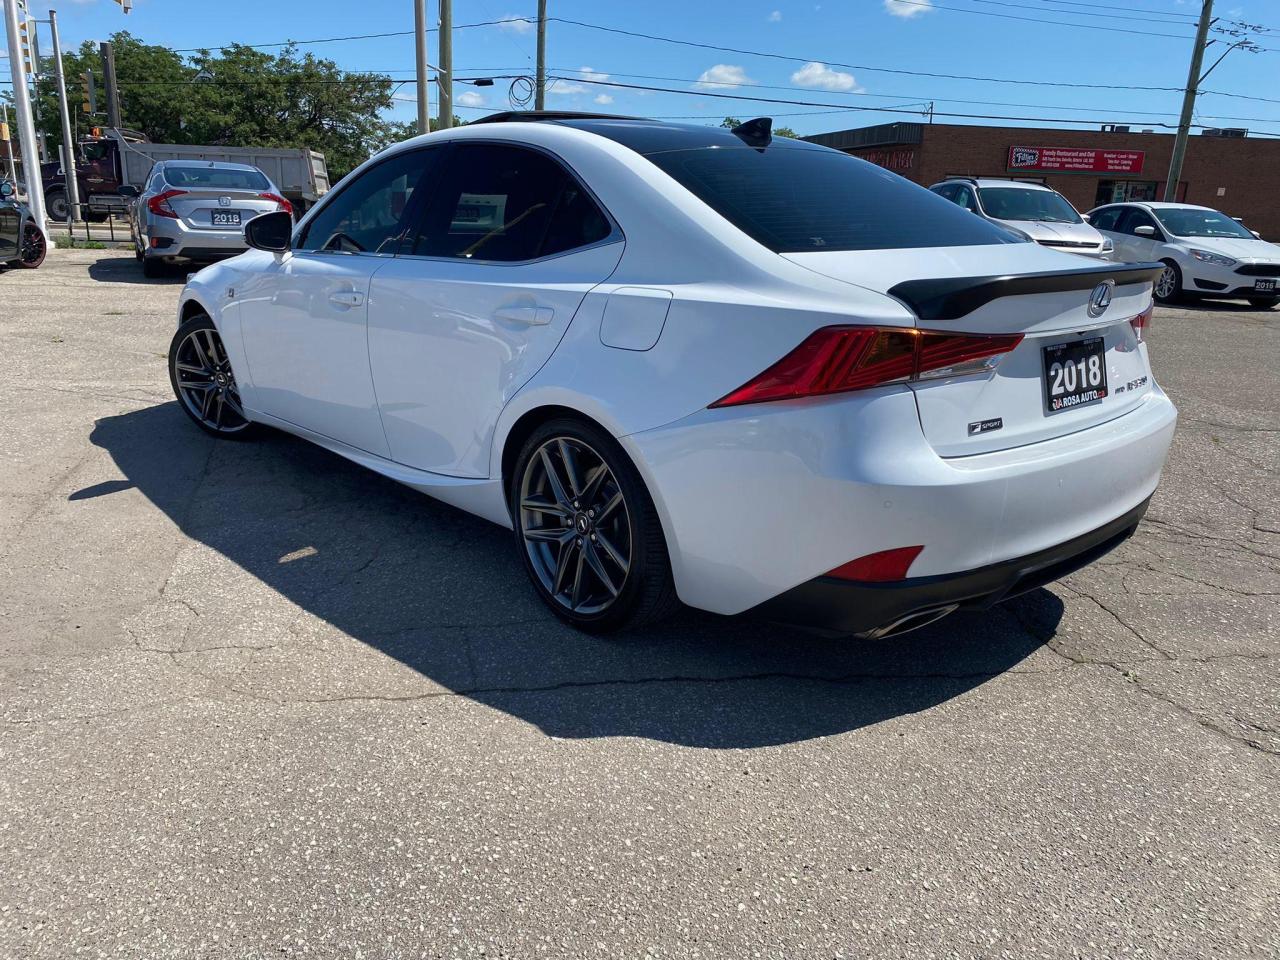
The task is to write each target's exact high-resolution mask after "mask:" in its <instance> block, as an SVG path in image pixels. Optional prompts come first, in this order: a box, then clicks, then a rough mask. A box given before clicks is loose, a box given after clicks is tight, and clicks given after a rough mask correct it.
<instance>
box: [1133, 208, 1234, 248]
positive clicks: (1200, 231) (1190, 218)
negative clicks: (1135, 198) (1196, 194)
mask: <svg viewBox="0 0 1280 960" xmlns="http://www.w3.org/2000/svg"><path fill="white" fill-rule="evenodd" d="M1151 212H1152V213H1154V214H1155V215H1156V219H1157V220H1159V221H1160V223H1161V225H1163V226H1164V228H1165V229H1166V230H1168V231H1169V232H1170V233H1172V234H1173V235H1174V236H1176V237H1235V238H1237V239H1240V240H1254V239H1256V238H1255V237H1254V235H1253V234H1252V233H1250V232H1249V231H1248V230H1246V229H1245V228H1244V227H1242V226H1241V225H1240V224H1238V223H1236V221H1234V220H1232V219H1231V218H1230V217H1228V216H1227V215H1226V214H1225V213H1220V212H1218V211H1217V210H1194V209H1193V210H1187V209H1178V208H1172V207H1171V208H1167V209H1164V210H1152V211H1151Z"/></svg>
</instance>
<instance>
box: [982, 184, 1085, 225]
mask: <svg viewBox="0 0 1280 960" xmlns="http://www.w3.org/2000/svg"><path fill="white" fill-rule="evenodd" d="M978 195H979V196H980V197H982V209H983V210H985V211H986V212H987V216H988V217H995V218H996V219H998V220H1037V221H1040V222H1041V223H1081V222H1083V221H1081V219H1080V214H1078V213H1076V211H1075V208H1074V207H1072V206H1071V204H1069V203H1067V201H1066V200H1065V199H1064V198H1063V197H1062V196H1061V194H1057V193H1054V192H1053V191H1052V190H1028V189H1027V188H1026V187H983V188H982V189H980V190H979V191H978Z"/></svg>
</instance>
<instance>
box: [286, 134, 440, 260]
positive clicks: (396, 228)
mask: <svg viewBox="0 0 1280 960" xmlns="http://www.w3.org/2000/svg"><path fill="white" fill-rule="evenodd" d="M436 156H438V151H436V150H431V149H428V150H412V151H408V152H406V153H398V154H396V155H395V156H394V157H392V158H390V159H389V160H384V161H383V162H382V163H379V164H378V165H377V166H375V167H373V168H371V169H369V170H366V171H365V172H364V173H362V174H361V175H360V177H359V178H358V179H356V180H354V181H352V182H351V183H349V184H347V185H346V186H345V187H343V188H342V191H341V192H340V193H338V195H337V196H335V197H334V198H333V199H332V200H330V201H329V202H328V203H326V204H325V206H324V208H323V209H322V210H320V211H318V212H317V213H316V216H315V219H313V220H312V221H311V222H310V223H309V224H308V225H307V231H306V234H305V235H304V236H303V237H302V241H301V242H300V243H299V244H298V249H299V250H323V251H327V252H331V253H376V254H382V255H384V256H390V255H392V254H394V253H395V252H396V248H397V247H398V246H399V244H400V239H401V237H402V236H404V233H405V229H406V228H407V226H408V216H407V215H408V212H409V201H410V200H411V198H412V197H413V193H414V190H415V189H417V187H418V185H419V184H420V183H421V182H422V181H423V179H424V177H425V176H426V173H427V171H428V170H429V169H430V167H431V165H432V162H433V160H434V159H435V157H436Z"/></svg>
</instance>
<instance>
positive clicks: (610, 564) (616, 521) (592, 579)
mask: <svg viewBox="0 0 1280 960" xmlns="http://www.w3.org/2000/svg"><path fill="white" fill-rule="evenodd" d="M511 515H512V518H513V519H514V521H515V528H516V537H517V539H518V542H519V543H520V547H521V552H522V554H523V556H524V560H525V567H526V569H527V571H528V573H529V577H530V579H531V580H532V581H533V585H534V588H535V589H536V590H537V591H538V594H539V595H540V596H541V597H542V599H543V600H544V601H545V602H546V603H547V605H548V606H550V607H551V609H552V610H553V611H554V612H555V613H556V615H557V616H559V617H560V618H561V619H563V620H565V621H567V622H568V623H571V624H572V625H573V626H575V627H577V628H579V629H581V630H585V631H588V632H592V633H606V632H610V631H613V630H618V629H621V628H623V627H634V626H639V625H641V624H645V623H650V622H653V621H654V620H657V619H660V618H661V617H663V616H666V615H667V614H669V613H670V612H672V611H673V610H674V609H676V607H678V605H679V603H678V601H677V600H676V596H675V588H674V585H673V583H672V579H671V565H670V562H669V560H668V557H667V548H666V541H665V539H664V537H663V534H662V526H661V523H660V522H659V520H658V516H657V511H656V510H655V509H654V506H653V502H652V500H651V498H650V497H649V494H648V491H647V490H646V489H645V487H644V484H643V482H642V481H641V479H640V476H639V473H638V472H637V471H636V469H635V466H634V465H633V464H632V463H631V461H630V459H629V458H628V457H627V455H626V453H625V452H624V451H623V450H622V449H621V447H619V446H618V444H617V442H616V441H614V440H613V438H612V437H610V436H608V435H607V434H606V433H605V432H604V431H602V430H600V429H599V428H597V427H595V426H594V425H591V424H588V423H585V422H581V421H576V420H555V421H551V422H549V423H547V424H544V425H543V426H542V427H540V428H539V429H538V430H536V431H535V432H534V433H533V435H532V436H531V437H530V438H529V440H528V441H527V442H526V443H525V445H524V448H523V450H522V452H521V454H520V457H519V460H518V461H517V465H516V470H515V473H514V477H513V479H512V482H511Z"/></svg>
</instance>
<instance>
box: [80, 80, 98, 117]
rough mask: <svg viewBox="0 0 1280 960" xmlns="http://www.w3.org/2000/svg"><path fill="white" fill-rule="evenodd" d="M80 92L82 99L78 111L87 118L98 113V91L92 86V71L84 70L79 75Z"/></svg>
mask: <svg viewBox="0 0 1280 960" xmlns="http://www.w3.org/2000/svg"><path fill="white" fill-rule="evenodd" d="M80 92H81V94H82V99H81V101H80V109H81V110H82V111H84V113H85V114H86V115H88V116H92V115H93V114H95V113H97V112H98V91H97V90H96V88H95V87H94V85H93V71H92V70H86V71H85V72H84V73H82V74H81V75H80Z"/></svg>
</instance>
